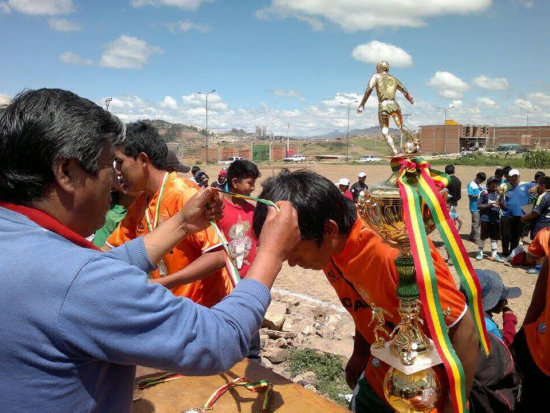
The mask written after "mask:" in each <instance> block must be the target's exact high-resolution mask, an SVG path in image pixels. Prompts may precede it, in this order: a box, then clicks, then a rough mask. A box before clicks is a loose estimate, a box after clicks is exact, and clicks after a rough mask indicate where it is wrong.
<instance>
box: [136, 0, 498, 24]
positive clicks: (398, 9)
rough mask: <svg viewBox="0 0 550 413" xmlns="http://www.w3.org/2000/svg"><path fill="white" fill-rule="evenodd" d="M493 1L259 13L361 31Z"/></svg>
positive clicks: (372, 0)
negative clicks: (328, 23) (326, 23)
mask: <svg viewBox="0 0 550 413" xmlns="http://www.w3.org/2000/svg"><path fill="white" fill-rule="evenodd" d="M140 1H141V0H140ZM491 4H492V0H461V1H456V0H424V1H421V2H420V1H417V0H384V1H380V0H361V1H358V0H338V1H334V0H308V1H296V0H271V4H270V5H269V6H266V7H264V8H262V9H260V10H258V11H257V12H256V16H257V17H258V18H263V19H267V18H269V17H274V18H279V19H285V18H296V19H299V20H302V21H305V22H307V23H309V24H310V25H311V26H312V27H313V28H314V29H317V30H319V29H320V28H322V25H323V20H326V21H328V22H331V23H334V24H336V25H338V26H340V27H341V28H342V29H344V30H346V31H358V30H371V29H375V28H379V27H421V26H424V25H425V24H426V19H427V18H431V17H437V16H445V15H456V14H470V13H477V12H483V11H486V10H488V9H489V8H490V7H491Z"/></svg>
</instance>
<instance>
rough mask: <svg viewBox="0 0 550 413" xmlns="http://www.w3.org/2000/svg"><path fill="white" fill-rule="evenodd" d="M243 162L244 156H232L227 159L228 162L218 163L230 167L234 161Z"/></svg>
mask: <svg viewBox="0 0 550 413" xmlns="http://www.w3.org/2000/svg"><path fill="white" fill-rule="evenodd" d="M237 159H238V160H243V159H244V158H243V157H242V156H230V157H229V158H227V159H226V160H224V161H219V162H218V163H219V164H220V165H230V164H232V163H233V162H234V161H236V160H237Z"/></svg>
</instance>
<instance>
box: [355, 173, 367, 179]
mask: <svg viewBox="0 0 550 413" xmlns="http://www.w3.org/2000/svg"><path fill="white" fill-rule="evenodd" d="M357 176H358V177H359V178H365V177H366V176H367V174H366V173H365V172H359V175H357Z"/></svg>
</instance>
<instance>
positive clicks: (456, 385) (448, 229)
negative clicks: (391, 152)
mask: <svg viewBox="0 0 550 413" xmlns="http://www.w3.org/2000/svg"><path fill="white" fill-rule="evenodd" d="M397 164H399V177H398V180H397V182H398V185H399V191H400V194H401V198H402V199H403V214H404V218H405V224H406V227H407V231H408V232H409V234H412V236H411V253H412V255H413V259H414V265H415V269H416V278H417V283H418V288H419V291H420V298H421V301H422V306H423V308H424V313H425V316H426V321H427V325H428V328H429V330H430V333H431V336H432V339H433V340H434V342H435V347H436V349H437V352H438V353H439V355H440V357H441V359H442V360H443V364H444V365H445V369H446V371H447V375H448V378H449V386H450V389H451V398H452V401H453V405H454V408H455V412H460V413H462V412H466V411H468V408H467V399H466V388H465V379H464V370H463V368H462V364H461V362H460V359H459V358H458V356H457V354H456V352H455V351H454V349H453V346H452V344H451V340H450V338H449V335H448V332H447V325H446V323H445V316H444V314H443V312H442V308H441V301H440V298H439V292H438V289H437V278H436V274H435V268H434V266H433V261H432V258H431V251H430V246H429V244H428V237H427V235H426V230H425V227H424V221H423V219H422V201H424V202H425V203H426V205H427V206H428V208H429V210H430V212H431V216H432V219H433V220H434V222H435V224H436V227H437V229H438V231H439V233H440V234H441V237H442V239H443V241H444V243H445V246H446V248H447V251H448V252H449V256H450V257H451V259H452V261H453V263H454V265H455V267H456V269H457V273H458V275H459V277H460V280H461V283H462V285H463V286H464V288H465V290H466V294H467V296H468V301H469V303H470V309H471V310H472V315H473V317H474V322H475V325H476V329H477V332H478V335H479V340H480V342H481V345H482V347H483V350H484V351H485V354H489V351H490V345H489V338H488V336H487V330H486V328H485V320H484V317H483V308H482V306H481V294H480V293H479V292H480V291H481V288H480V285H479V281H478V280H477V276H476V275H475V272H474V270H473V268H472V264H471V263H470V260H469V258H468V255H467V253H466V249H465V248H464V245H463V244H462V241H461V239H460V236H459V235H458V231H457V230H456V228H455V226H454V224H453V223H452V220H451V218H450V216H449V212H448V211H447V208H446V206H445V202H444V201H443V198H442V197H441V195H440V193H439V191H440V189H441V188H443V187H444V186H446V185H447V184H448V181H449V176H448V175H446V174H443V173H440V172H437V171H431V170H430V164H429V163H428V162H426V161H424V160H423V159H422V158H415V159H411V160H410V161H409V160H406V159H405V160H403V159H401V160H398V161H392V169H394V170H395V169H397Z"/></svg>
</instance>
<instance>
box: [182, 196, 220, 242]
mask: <svg viewBox="0 0 550 413" xmlns="http://www.w3.org/2000/svg"><path fill="white" fill-rule="evenodd" d="M223 207H224V204H223V202H222V200H221V199H220V196H219V193H218V191H216V190H215V189H214V188H211V187H210V188H206V189H203V190H202V191H200V192H199V193H198V194H195V195H194V196H193V197H192V198H191V199H190V200H189V201H187V203H186V204H185V206H184V207H183V208H182V209H181V210H180V211H179V215H180V219H181V224H180V225H181V226H182V228H184V229H185V231H186V233H187V234H194V233H195V232H198V231H202V230H203V229H206V228H208V226H209V225H210V221H215V220H218V219H221V218H222V216H223V212H222V210H223Z"/></svg>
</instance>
